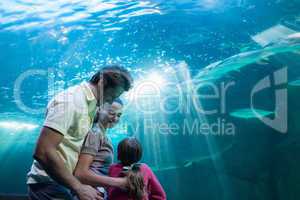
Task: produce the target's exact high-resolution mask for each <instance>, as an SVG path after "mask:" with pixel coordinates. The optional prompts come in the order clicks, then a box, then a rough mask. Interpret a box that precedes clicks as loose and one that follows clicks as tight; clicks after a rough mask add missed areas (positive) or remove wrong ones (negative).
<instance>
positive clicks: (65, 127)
mask: <svg viewBox="0 0 300 200" xmlns="http://www.w3.org/2000/svg"><path fill="white" fill-rule="evenodd" d="M96 107H97V100H96V98H95V96H94V95H93V93H92V91H91V89H90V87H89V85H88V83H87V82H83V83H81V84H79V85H76V86H73V87H70V88H68V89H67V90H65V91H63V92H61V93H59V94H58V95H56V96H55V97H54V98H53V99H52V100H51V101H50V102H49V104H48V106H47V112H46V119H45V122H44V126H45V127H49V128H51V129H54V130H56V131H58V132H59V133H60V134H62V135H63V140H62V142H61V143H60V144H59V146H58V149H57V153H58V155H59V156H60V158H61V159H62V160H63V162H64V165H65V167H66V168H67V170H69V172H70V173H73V170H74V168H75V167H76V164H77V161H78V156H79V152H80V149H81V146H82V144H83V142H84V138H85V136H86V135H87V133H88V131H89V129H90V128H91V127H92V123H93V119H94V116H95V113H96ZM49 181H53V180H52V179H51V178H50V176H48V174H47V173H46V172H45V170H44V169H43V167H42V166H41V165H40V164H39V163H38V162H37V161H36V160H34V161H33V164H32V167H31V170H30V172H29V173H28V174H27V184H32V183H40V182H49Z"/></svg>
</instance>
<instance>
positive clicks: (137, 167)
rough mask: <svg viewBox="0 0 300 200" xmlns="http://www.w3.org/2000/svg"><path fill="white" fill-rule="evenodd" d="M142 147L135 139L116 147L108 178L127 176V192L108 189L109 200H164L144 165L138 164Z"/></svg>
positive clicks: (153, 178) (157, 185)
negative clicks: (115, 161) (115, 158)
mask: <svg viewBox="0 0 300 200" xmlns="http://www.w3.org/2000/svg"><path fill="white" fill-rule="evenodd" d="M141 157H142V146H141V144H140V143H139V141H138V140H137V139H135V138H126V139H124V140H122V141H121V142H120V143H119V145H118V160H119V161H120V163H118V164H113V165H112V166H111V167H110V168H109V176H111V177H124V176H127V184H128V186H127V187H128V191H124V190H121V189H119V188H113V187H110V188H109V190H108V199H109V200H128V199H134V200H166V193H165V191H164V190H163V188H162V186H161V185H160V183H159V181H158V180H157V178H156V176H155V175H154V173H153V172H152V170H151V169H150V167H148V166H147V165H146V164H142V163H138V162H139V161H140V159H141Z"/></svg>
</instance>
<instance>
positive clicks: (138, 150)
mask: <svg viewBox="0 0 300 200" xmlns="http://www.w3.org/2000/svg"><path fill="white" fill-rule="evenodd" d="M142 154H143V149H142V146H141V144H140V142H139V141H138V140H137V139H136V138H125V139H123V140H122V141H121V142H120V143H119V145H118V160H120V161H121V163H122V164H123V165H124V166H129V170H128V171H127V183H128V191H129V196H130V197H131V198H133V199H135V200H142V199H143V197H144V195H145V183H144V177H143V175H142V173H141V171H140V164H139V163H137V162H139V161H140V160H141V158H142Z"/></svg>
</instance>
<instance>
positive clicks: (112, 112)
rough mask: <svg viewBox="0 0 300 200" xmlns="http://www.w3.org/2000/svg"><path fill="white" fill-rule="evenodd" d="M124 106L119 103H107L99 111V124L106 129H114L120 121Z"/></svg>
mask: <svg viewBox="0 0 300 200" xmlns="http://www.w3.org/2000/svg"><path fill="white" fill-rule="evenodd" d="M122 109H123V106H122V105H121V104H120V103H118V102H113V103H112V104H109V103H105V104H104V105H103V108H102V109H101V110H100V111H99V122H100V123H101V124H102V126H103V127H104V128H112V127H114V126H115V125H116V124H117V123H118V122H119V120H120V117H121V115H122Z"/></svg>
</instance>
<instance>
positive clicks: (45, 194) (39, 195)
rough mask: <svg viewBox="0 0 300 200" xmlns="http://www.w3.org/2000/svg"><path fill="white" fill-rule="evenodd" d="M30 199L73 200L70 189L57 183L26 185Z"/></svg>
mask: <svg viewBox="0 0 300 200" xmlns="http://www.w3.org/2000/svg"><path fill="white" fill-rule="evenodd" d="M28 195H29V199H30V200H73V197H72V195H71V192H70V190H68V189H67V188H65V187H64V186H62V185H59V184H58V183H55V182H53V183H35V184H29V185H28Z"/></svg>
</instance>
